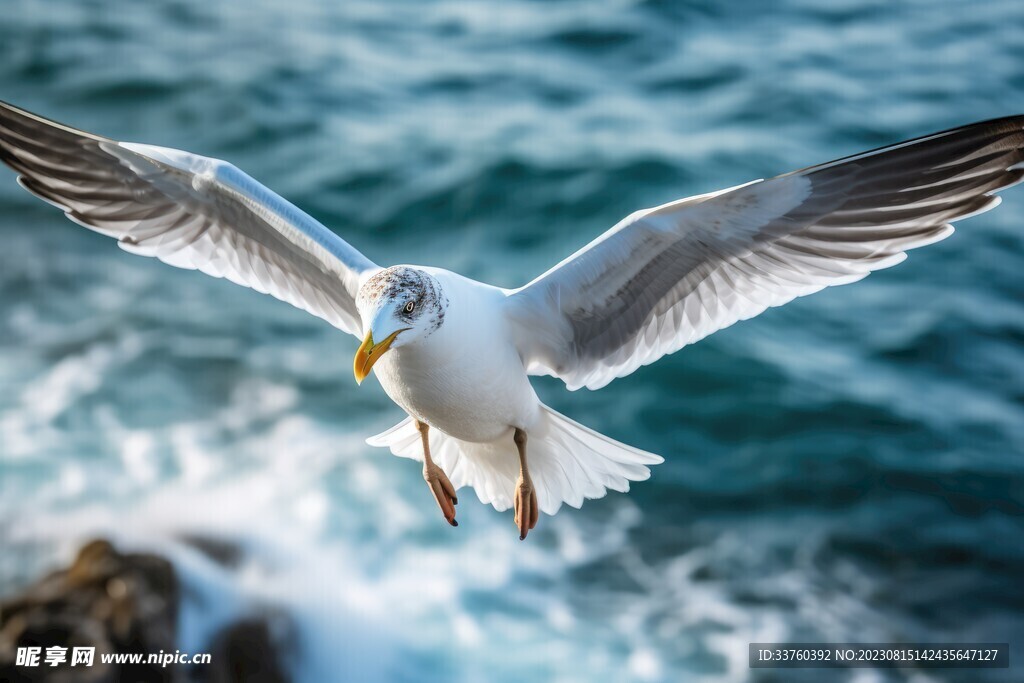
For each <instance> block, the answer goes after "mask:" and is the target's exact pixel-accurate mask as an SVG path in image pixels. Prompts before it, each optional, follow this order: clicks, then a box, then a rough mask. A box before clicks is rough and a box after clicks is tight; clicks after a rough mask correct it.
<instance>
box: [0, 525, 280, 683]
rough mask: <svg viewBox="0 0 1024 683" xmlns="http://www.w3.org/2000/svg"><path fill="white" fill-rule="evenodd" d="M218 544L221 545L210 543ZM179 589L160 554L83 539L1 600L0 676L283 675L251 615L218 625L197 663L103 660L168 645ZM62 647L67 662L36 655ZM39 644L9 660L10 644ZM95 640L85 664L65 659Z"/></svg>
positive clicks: (76, 680) (273, 647)
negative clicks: (67, 556)
mask: <svg viewBox="0 0 1024 683" xmlns="http://www.w3.org/2000/svg"><path fill="white" fill-rule="evenodd" d="M218 550H221V548H218ZM180 598H181V589H180V587H179V583H178V579H177V576H176V574H175V571H174V567H173V566H172V565H171V563H170V562H168V561H167V560H166V559H164V558H162V557H158V556H156V555H150V554H143V553H120V552H118V551H117V550H116V549H115V548H114V547H113V546H112V545H111V544H110V543H109V542H107V541H104V540H97V541H92V542H90V543H88V544H86V545H85V546H83V547H82V549H81V550H80V551H79V553H78V557H76V558H75V561H74V562H73V563H72V565H71V566H70V567H68V568H67V569H65V570H60V571H56V572H53V573H52V574H49V575H47V576H45V577H43V578H42V579H40V580H39V581H37V582H36V583H35V584H33V585H31V586H29V587H28V588H26V589H24V590H23V591H21V592H20V593H19V594H18V595H16V596H15V597H12V598H8V599H6V600H3V601H0V682H2V683H29V682H34V681H48V682H50V683H129V682H130V683H178V682H180V681H186V680H195V681H203V682H206V683H242V682H243V681H244V682H246V683H250V682H254V683H287V681H288V678H287V677H286V676H285V674H284V671H283V669H282V667H281V664H280V658H279V652H280V648H279V646H278V643H277V642H276V641H277V640H278V639H277V638H275V637H274V631H275V630H279V629H274V628H272V626H275V625H277V624H278V623H280V624H281V625H282V626H286V620H284V619H281V620H278V621H275V622H273V623H272V622H270V621H268V619H265V618H257V617H252V618H248V619H245V620H243V621H240V622H237V623H235V624H233V625H231V626H229V627H227V628H226V629H224V630H223V631H222V632H221V633H220V634H218V636H217V637H216V638H215V639H214V642H213V643H211V644H210V645H209V646H208V647H207V648H206V652H209V653H210V654H211V655H212V657H211V663H210V664H206V665H181V664H171V665H168V666H162V665H161V664H159V663H154V664H149V663H141V664H104V663H103V662H102V660H101V655H106V654H117V653H124V654H142V655H144V656H146V655H149V654H151V653H159V652H161V651H162V652H167V653H173V652H175V634H176V632H177V625H178V611H179V605H180ZM51 646H58V647H62V648H67V652H66V658H67V659H66V661H65V662H63V663H61V664H59V665H58V666H55V667H51V666H48V665H46V664H45V654H46V650H47V648H49V647H51ZM20 647H21V648H24V647H39V648H42V651H41V653H40V657H39V659H40V661H39V665H38V666H18V665H17V664H16V662H17V659H16V658H17V652H18V648H20ZM75 647H86V648H88V647H92V648H95V657H94V660H93V663H92V666H84V665H81V664H79V665H76V666H72V665H71V660H72V653H73V648H75Z"/></svg>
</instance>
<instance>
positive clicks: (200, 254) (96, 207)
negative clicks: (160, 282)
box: [0, 102, 377, 336]
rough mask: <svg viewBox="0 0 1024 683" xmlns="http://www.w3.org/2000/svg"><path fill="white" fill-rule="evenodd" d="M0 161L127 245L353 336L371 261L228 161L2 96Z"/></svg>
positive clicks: (71, 214) (27, 184) (37, 191)
mask: <svg viewBox="0 0 1024 683" xmlns="http://www.w3.org/2000/svg"><path fill="white" fill-rule="evenodd" d="M0 160H2V161H3V162H4V163H5V164H7V165H8V166H10V167H11V168H13V169H14V170H15V171H16V172H17V173H19V174H20V175H19V177H18V182H19V183H20V184H21V186H22V187H24V188H25V189H26V190H28V191H29V192H31V193H32V194H34V195H36V196H37V197H40V198H41V199H44V200H46V201H47V202H49V203H51V204H53V205H54V206H56V207H58V208H60V209H61V210H63V211H64V213H65V214H66V215H67V217H68V218H70V219H71V220H73V221H75V222H76V223H79V224H81V225H83V226H85V227H87V228H90V229H92V230H95V231H96V232H100V233H103V234H104V235H108V236H110V237H114V238H116V239H117V240H118V243H119V244H120V246H121V247H122V248H124V249H125V250H127V251H130V252H132V253H136V254H142V255H144V256H155V257H157V258H158V259H160V260H161V261H163V262H165V263H169V264H170V265H173V266H178V267H179V268H189V269H196V270H200V271H202V272H204V273H206V274H208V275H212V276H214V277H223V278H227V279H228V280H231V281H232V282H235V283H237V284H240V285H243V286H245V287H251V288H253V289H255V290H257V291H259V292H263V293H265V294H270V295H272V296H274V297H276V298H278V299H281V300H282V301H287V302H288V303H290V304H292V305H294V306H297V307H299V308H302V309H304V310H306V311H309V312H310V313H312V314H313V315H315V316H318V317H320V318H323V319H324V320H326V321H327V322H329V323H331V324H332V325H334V326H335V327H338V328H340V329H342V330H344V331H346V332H349V333H350V334H354V335H357V336H358V335H359V333H360V321H359V313H358V311H357V310H356V305H355V296H356V293H357V292H358V290H359V285H360V283H361V281H362V280H363V279H365V278H366V277H367V276H368V275H369V274H371V273H372V272H374V271H376V270H377V266H375V265H374V264H373V263H372V262H371V261H370V260H369V259H367V258H366V257H365V256H363V255H362V254H360V253H359V252H358V251H356V250H355V249H353V248H352V247H351V246H349V245H348V243H346V242H345V241H344V240H342V239H341V238H340V237H338V236H337V235H335V234H334V233H333V232H331V231H330V230H328V229H327V228H325V227H324V226H323V225H321V224H320V223H318V222H317V221H315V220H313V219H312V218H311V217H309V216H308V215H306V214H305V213H303V212H302V211H300V210H299V209H297V208H296V207H295V206H293V205H292V204H289V203H288V202H287V201H285V200H284V199H282V198H281V197H279V196H278V195H276V194H274V193H273V192H271V191H270V190H268V189H267V188H265V187H264V186H262V185H260V184H259V183H258V182H256V181H255V180H253V179H252V178H250V177H249V176H247V175H246V174H244V173H242V172H241V171H239V170H238V169H237V168H235V167H234V166H232V165H231V164H228V163H226V162H223V161H219V160H217V159H210V158H207V157H202V156H198V155H195V154H190V153H188V152H182V151H180V150H176V149H168V148H165V147H155V146H151V145H138V144H132V143H126V142H117V141H115V140H109V139H107V138H103V137H99V136H97V135H92V134H90V133H86V132H83V131H79V130H75V129H73V128H68V127H67V126H63V125H61V124H58V123H55V122H53V121H48V120H46V119H44V118H42V117H40V116H36V115H35V114H32V113H30V112H27V111H24V110H22V109H18V108H17V107H14V106H11V105H9V104H6V103H2V102H0Z"/></svg>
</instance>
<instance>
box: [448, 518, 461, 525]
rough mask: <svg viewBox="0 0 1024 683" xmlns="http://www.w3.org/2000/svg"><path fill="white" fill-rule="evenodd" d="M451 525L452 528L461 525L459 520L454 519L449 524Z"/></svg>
mask: <svg viewBox="0 0 1024 683" xmlns="http://www.w3.org/2000/svg"><path fill="white" fill-rule="evenodd" d="M449 524H451V525H452V526H458V525H459V520H457V519H453V520H452V521H451V522H449Z"/></svg>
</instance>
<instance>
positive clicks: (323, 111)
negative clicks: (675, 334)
mask: <svg viewBox="0 0 1024 683" xmlns="http://www.w3.org/2000/svg"><path fill="white" fill-rule="evenodd" d="M4 15H5V16H4V21H3V22H2V23H0V98H2V99H5V100H9V101H12V102H15V103H18V104H20V105H22V106H25V107H27V108H29V109H33V110H35V111H39V112H40V113H43V114H44V115H47V116H50V117H52V118H56V119H58V120H61V121H65V122H68V123H70V124H73V125H77V126H79V127H83V128H86V129H90V130H95V131H97V132H100V133H104V134H107V135H110V136H112V137H118V138H121V139H129V140H139V141H145V142H150V143H156V144H162V145H167V146H173V147H181V148H185V149H189V150H192V151H196V152H199V153H203V154H207V155H211V156H217V157H221V158H225V159H229V160H231V161H233V162H234V163H235V164H237V165H238V166H239V167H241V168H243V169H245V170H246V171H248V172H249V173H250V174H252V175H253V176H255V177H256V178H258V179H259V180H261V181H262V182H264V183H266V184H267V185H268V186H270V187H272V188H273V189H275V190H276V191H278V192H279V193H281V194H282V195H284V196H286V197H288V198H290V199H291V200H293V201H294V202H295V203H297V204H298V205H299V206H301V207H302V208H304V209H306V210H307V211H309V212H310V213H311V214H313V215H314V216H315V217H317V218H319V219H320V220H322V221H323V222H324V223H325V224H327V225H328V226H330V227H331V228H332V229H334V230H336V231H337V232H338V233H340V234H342V235H343V236H344V237H345V238H346V239H347V240H349V241H350V242H351V243H352V244H354V245H355V246H357V247H358V248H360V249H361V250H363V251H364V252H365V253H366V254H367V255H368V256H369V257H370V258H372V259H373V260H375V261H377V262H379V263H384V264H388V263H395V262H420V263H430V264H435V265H440V266H444V267H448V268H451V269H455V270H458V271H460V272H463V273H465V274H467V275H470V276H473V277H476V278H480V279H484V280H487V281H490V282H493V283H496V284H500V285H504V286H516V285H518V284H521V283H523V282H525V281H526V280H528V279H531V278H532V277H533V276H534V275H536V274H537V273H539V272H541V271H542V270H544V269H546V268H547V267H548V266H550V265H551V264H552V263H554V262H555V261H557V260H560V259H561V258H562V257H563V256H564V255H566V254H567V253H569V252H570V251H571V250H573V249H575V248H577V247H578V246H580V245H582V244H583V243H585V242H586V241H588V240H589V239H591V238H592V237H594V236H596V235H597V234H598V233H599V232H601V231H603V230H604V229H606V228H607V227H609V226H611V225H612V224H613V223H615V222H616V221H617V220H618V219H619V218H621V217H622V216H624V215H625V214H627V213H629V212H631V211H633V210H635V209H637V208H640V207H644V206H649V205H652V204H657V203H662V202H665V201H668V200H671V199H674V198H677V197H681V196H685V195H688V194H695V193H699V192H706V191H710V190H714V189H717V188H720V187H725V186H728V185H734V184H738V183H740V182H744V181H747V180H750V179H753V178H758V177H764V176H768V175H773V174H775V173H779V172H784V171H788V170H792V169H794V168H798V167H801V166H805V165H808V164H811V163H815V162H821V161H825V160H828V159H830V158H835V157H838V156H843V155H846V154H850V153H854V152H857V151H860V150H862V149H866V148H870V147H874V146H878V145H881V144H885V143H887V142H894V141H897V140H900V139H903V138H907V137H911V136H914V135H919V134H923V133H927V132H931V131H933V130H939V129H942V128H946V127H950V126H953V125H957V124H961V123H966V122H968V121H973V120H978V119H984V118H989V117H993V116H999V115H1005V114H1011V113H1019V112H1021V111H1024V40H1022V36H1024V3H1021V2H1018V1H1016V0H1007V1H1005V2H905V3H893V2H884V1H877V2H876V1H867V2H864V1H860V0H848V1H847V0H843V1H840V2H829V3H815V2H810V1H809V0H788V1H787V2H779V3H758V2H749V3H743V2H740V3H715V2H707V3H683V2H625V1H623V2H611V3H603V4H600V5H599V4H598V3H591V2H558V3H543V2H526V1H523V0H515V1H511V2H502V3H484V2H430V3H427V2H403V3H387V4H385V3H376V2H369V1H365V2H347V3H320V2H314V1H313V0H289V1H288V2H279V1H275V2H270V1H269V0H260V1H258V2H246V3H241V2H237V3H227V2H224V3H218V2H201V1H199V0H176V1H159V2H158V1H152V2H139V3H113V2H111V3H105V2H70V1H67V0H46V1H45V2H43V1H42V0H9V1H8V3H7V5H6V6H5V9H4ZM0 175H2V177H0V180H2V181H3V182H0V206H2V211H0V237H2V243H0V539H2V542H3V545H4V548H5V549H7V550H8V551H9V552H4V553H0V592H8V591H9V590H12V589H13V588H14V587H16V586H18V585H21V584H23V583H24V582H26V581H28V580H29V579H30V578H31V577H32V576H33V575H34V573H35V572H36V571H38V570H40V569H42V568H45V567H49V566H52V565H53V564H54V563H57V562H59V561H61V560H63V559H66V557H67V555H68V553H69V552H70V551H71V549H72V548H73V547H74V545H75V543H76V542H77V541H79V540H81V539H82V538H84V537H87V536H89V535H93V534H97V533H99V534H108V535H114V536H116V537H117V538H121V539H123V542H124V543H128V544H134V545H138V546H144V547H153V548H156V549H158V550H160V551H162V552H165V553H168V554H170V555H172V556H173V557H175V558H176V559H177V561H178V562H179V566H180V567H181V568H182V571H183V575H184V576H185V577H186V580H187V581H188V582H190V584H191V585H192V586H193V589H194V590H193V591H191V593H190V596H191V597H190V603H189V605H188V606H187V609H186V611H185V616H184V623H183V625H182V638H183V643H185V645H186V646H187V645H188V644H189V643H191V644H192V645H195V644H196V643H200V642H203V639H204V638H205V634H207V633H209V632H210V631H211V630H212V629H214V628H216V625H217V624H218V623H221V622H222V621H223V620H224V619H227V618H229V617H230V615H231V614H235V613H237V612H239V611H241V610H246V609H271V610H284V611H286V612H288V613H290V614H292V615H294V616H295V619H296V623H297V625H298V628H299V630H300V636H301V637H300V638H299V640H298V643H299V644H298V650H297V652H296V653H295V654H294V657H293V661H292V663H291V666H292V668H293V669H294V670H295V671H296V672H297V673H298V674H299V675H300V677H301V679H302V680H305V681H320V680H336V679H337V674H336V672H337V670H338V669H339V668H340V670H341V672H342V675H343V676H344V675H349V676H352V677H354V678H355V677H358V678H360V679H362V680H417V681H419V680H427V681H432V680H437V681H450V680H461V681H481V680H487V681H506V680H507V681H521V680H524V679H527V680H552V681H596V680H609V681H611V680H627V679H631V680H651V681H679V680H695V681H709V682H715V683H725V682H731V681H746V680H756V681H782V680H786V681H790V680H801V681H802V680H806V681H818V680H823V678H822V677H823V676H824V674H822V673H821V672H814V671H811V672H797V674H800V673H803V674H808V675H793V676H790V675H786V676H779V675H772V672H760V673H758V672H751V671H750V670H749V669H748V668H747V665H746V645H747V643H748V642H751V641H815V640H823V641H844V640H860V641H884V642H903V641H952V640H968V641H999V642H1010V643H1011V646H1012V648H1013V655H1012V656H1011V660H1015V661H1019V658H1020V656H1022V655H1021V653H1024V584H1022V579H1021V577H1022V576H1024V280H1022V272H1024V191H1021V190H1020V189H1018V190H1016V191H1013V190H1011V191H1009V192H1007V193H1006V196H1005V201H1004V202H1003V205H1002V207H1001V208H1000V209H998V210H996V211H994V212H991V213H988V214H985V215H984V216H981V217H977V218H974V219H971V220H969V221H966V222H964V223H962V224H960V226H959V230H958V232H957V234H956V235H955V236H954V237H952V238H951V239H949V240H947V241H945V242H943V243H941V244H939V245H936V246H933V247H929V248H927V249H924V250H922V251H920V252H916V253H914V254H913V255H912V257H911V258H910V259H909V261H908V262H907V263H905V264H903V265H901V266H899V267H898V268H896V269H893V270H890V271H886V272H884V273H879V274H875V275H873V276H871V277H870V278H868V279H867V280H866V281H864V282H862V283H859V284H857V285H854V286H850V287H841V288H837V289H835V290H831V291H827V292H824V293H822V294H818V295H816V296H813V297H810V298H808V299H803V300H800V301H797V302H794V303H792V304H790V305H788V306H786V307H784V308H782V309H776V310H772V311H769V312H768V313H766V314H764V315H762V316H761V317H759V318H757V319H756V320H754V321H750V322H746V323H743V324H740V325H737V326H735V327H733V328H731V329H729V330H726V331H724V332H721V333H719V334H716V335H714V336H713V337H712V338H709V339H707V340H705V341H703V342H701V343H699V344H698V345H696V346H694V347H691V348H688V349H686V350H684V351H683V352H681V353H679V354H677V355H675V356H673V357H671V358H668V359H665V360H662V361H661V362H659V363H658V364H657V365H655V366H651V367H647V368H643V369H641V370H640V371H638V372H636V373H635V374H634V375H632V376H630V377H628V378H625V379H622V380H618V381H616V382H615V383H614V384H612V385H611V386H610V387H608V388H606V389H604V390H602V391H600V392H595V393H587V392H577V393H575V394H570V393H568V392H565V391H564V390H563V389H562V388H561V387H560V386H559V385H558V384H557V383H555V382H552V381H538V382H537V384H538V386H539V390H540V392H541V394H542V397H543V398H544V399H545V401H546V402H548V403H550V404H551V405H552V406H553V407H555V408H556V409H558V410H560V411H563V412H565V413H567V414H568V415H570V416H572V417H573V418H575V419H578V420H580V421H581V422H583V423H585V424H588V425H591V426H593V427H596V428H599V429H600V430H602V431H604V432H606V433H608V434H609V435H611V436H613V437H615V438H618V439H621V440H623V441H626V442H628V443H631V444H634V445H636V446H639V447H642V448H645V449H648V450H651V451H656V452H659V453H662V454H663V455H665V456H666V462H665V464H664V465H661V466H659V467H658V468H656V470H655V472H654V476H653V478H652V479H651V480H650V481H649V482H646V483H643V484H640V485H637V486H635V487H634V491H633V492H632V493H631V494H630V495H628V496H623V495H612V496H610V497H608V498H606V499H604V500H601V501H594V502H590V503H588V504H586V505H585V506H584V508H583V509H582V510H581V511H574V510H568V509H566V510H564V511H563V512H561V513H560V514H559V515H558V516H557V517H555V518H544V519H542V520H541V524H540V527H539V528H538V531H537V532H536V535H534V534H531V536H530V539H529V541H528V542H526V543H520V542H519V541H518V540H517V537H516V534H515V531H514V529H513V526H512V524H511V521H510V519H511V518H510V514H498V513H496V512H494V511H493V510H491V509H490V508H485V507H483V506H481V505H479V504H478V503H476V502H475V501H473V500H472V497H471V496H469V497H467V498H466V502H464V503H463V504H462V505H461V506H460V511H459V516H460V521H461V525H460V526H459V528H458V529H457V530H453V529H449V528H447V527H446V526H445V525H444V524H442V523H441V520H440V518H439V515H438V514H437V513H436V510H435V506H434V503H433V501H432V500H431V499H430V497H429V495H428V493H427V491H426V490H425V488H424V486H423V484H422V480H421V479H420V473H419V471H418V468H417V466H416V465H415V464H413V463H410V462H407V461H401V460H399V459H397V458H393V457H391V456H390V455H389V454H387V453H386V452H384V451H381V450H375V449H371V448H370V447H368V446H365V445H363V442H362V440H363V438H364V437H366V436H368V435H370V434H373V433H376V432H377V431H379V430H381V429H383V428H385V427H387V426H390V425H391V424H393V423H394V422H397V421H398V420H399V419H400V418H401V414H400V412H399V410H398V409H397V408H396V407H394V406H393V405H392V404H390V403H389V402H388V400H387V399H386V397H385V396H384V394H383V392H382V391H380V389H379V387H377V386H376V384H375V383H374V382H368V383H367V385H366V386H364V387H363V388H361V389H357V388H356V387H355V385H354V383H353V381H352V376H351V364H350V362H351V360H350V359H351V357H352V354H353V352H354V351H355V347H356V341H355V340H354V339H351V338H348V337H346V336H345V335H343V334H340V333H338V332H336V331H334V330H333V329H331V328H329V327H328V326H327V325H326V324H324V323H321V322H319V321H317V320H315V319H313V318H311V317H309V316H307V315H305V314H303V313H301V312H298V311H295V310H292V309H291V308H289V307H288V306H286V305H284V304H279V303H276V302H274V301H272V300H268V299H265V298H264V297H262V296H260V295H258V294H255V293H253V292H250V291H246V290H243V289H240V288H238V287H234V286H232V285H229V284H226V283H224V282H222V281H217V280H213V279H209V278H206V277H204V276H202V275H198V274H195V273H188V272H182V271H177V270H174V269H171V268H168V267H166V266H163V265H162V264H160V263H157V262H151V261H148V260H145V259H138V258H134V257H131V256H129V255H127V254H124V253H122V252H120V251H119V250H118V249H117V248H116V247H115V246H114V245H113V244H111V243H108V242H107V241H106V240H105V239H104V238H102V237H100V236H98V235H94V234H91V233H88V232H86V231H84V230H81V229H80V228H78V227H76V226H74V225H72V224H70V223H69V222H67V221H66V220H65V219H64V218H63V217H62V216H61V215H60V214H59V212H57V211H55V210H53V209H52V208H50V207H47V206H45V205H44V204H42V203H40V202H38V201H36V200H35V199H33V198H32V197H30V196H28V195H27V194H25V193H24V192H21V191H20V190H19V189H18V188H17V187H16V185H15V184H14V181H13V175H12V174H10V173H7V172H6V171H4V172H3V173H2V174H0ZM195 536H206V537H215V538H220V539H227V540H231V541H233V542H236V543H239V544H240V545H241V546H242V547H243V548H245V551H246V552H245V554H244V559H243V561H242V563H241V564H240V565H239V566H237V567H231V568H228V567H222V566H219V565H218V564H216V562H214V561H213V560H211V559H210V558H208V557H206V556H205V555H203V554H202V553H201V552H198V551H197V550H196V549H195V548H194V546H193V545H190V544H189V543H188V542H187V539H189V538H193V537H195ZM1016 671H1017V673H1016V674H1014V669H1011V670H1002V671H989V672H963V671H961V672H957V671H955V670H948V671H941V670H939V671H931V672H927V675H924V674H921V673H913V672H910V671H895V672H888V673H886V672H876V671H869V670H860V671H858V672H853V673H851V672H845V673H844V672H831V673H833V674H834V675H832V676H830V677H829V678H828V680H843V681H853V682H855V683H867V682H873V681H914V682H920V681H972V682H973V681H1013V680H1020V670H1019V669H1016ZM776 673H784V672H776Z"/></svg>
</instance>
